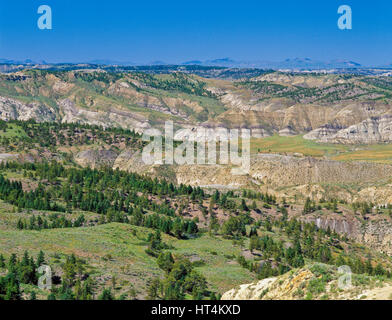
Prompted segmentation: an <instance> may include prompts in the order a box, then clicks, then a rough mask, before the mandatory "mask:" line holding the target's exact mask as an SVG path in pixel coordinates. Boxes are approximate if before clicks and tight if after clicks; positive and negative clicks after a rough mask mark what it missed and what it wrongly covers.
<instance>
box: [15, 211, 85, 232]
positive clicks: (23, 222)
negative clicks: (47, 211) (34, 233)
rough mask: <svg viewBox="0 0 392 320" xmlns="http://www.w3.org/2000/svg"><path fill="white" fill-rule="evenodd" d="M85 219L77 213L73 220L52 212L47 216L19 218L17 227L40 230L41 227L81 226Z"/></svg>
mask: <svg viewBox="0 0 392 320" xmlns="http://www.w3.org/2000/svg"><path fill="white" fill-rule="evenodd" d="M85 222H86V219H85V217H84V215H83V214H81V215H79V217H77V218H76V219H75V220H74V221H73V220H71V219H67V218H66V217H65V216H64V215H59V214H57V213H52V214H51V215H50V216H49V218H46V217H44V216H41V215H39V216H37V217H36V216H35V215H32V216H30V218H29V219H22V218H19V219H18V222H17V228H18V229H19V230H23V229H28V230H42V229H56V228H77V227H82V226H83V225H84V223H85Z"/></svg>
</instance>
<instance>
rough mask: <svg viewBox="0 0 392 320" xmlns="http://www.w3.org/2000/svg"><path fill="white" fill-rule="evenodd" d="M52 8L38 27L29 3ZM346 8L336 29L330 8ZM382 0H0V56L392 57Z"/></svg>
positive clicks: (369, 60) (388, 15) (389, 21)
mask: <svg viewBox="0 0 392 320" xmlns="http://www.w3.org/2000/svg"><path fill="white" fill-rule="evenodd" d="M43 4H46V5H49V6H51V8H52V10H53V30H39V29H38V27H37V19H38V18H39V14H37V8H38V7H39V6H40V5H43ZM343 4H348V5H350V6H351V7H352V10H353V29H352V30H345V31H342V30H339V29H338V27H337V20H338V17H339V16H338V14H337V8H338V7H339V6H340V5H343ZM391 53H392V1H389V0H372V1H362V0H350V1H345V0H339V1H335V0H322V1H320V0H318V1H315V0H313V1H310V0H295V1H294V0H290V1H279V0H273V1H264V0H258V1H250V0H241V1H235V2H234V1H230V0H226V1H214V0H209V1H206V0H198V1H177V0H175V1H170V0H167V1H155V0H149V1H133V0H110V1H102V0H94V1H93V0H77V1H76V0H18V1H11V0H0V58H7V59H26V58H30V59H33V60H38V59H43V60H46V61H49V62H81V61H91V60H95V59H110V60H116V61H134V62H137V63H148V62H151V61H155V60H162V61H165V62H168V63H178V62H183V61H187V60H194V59H197V60H206V59H214V58H223V57H230V58H232V59H236V60H270V61H280V60H284V59H286V58H295V57H300V58H305V57H308V58H312V59H315V60H333V59H347V60H353V61H356V62H359V63H361V64H364V65H381V64H387V63H392V54H391Z"/></svg>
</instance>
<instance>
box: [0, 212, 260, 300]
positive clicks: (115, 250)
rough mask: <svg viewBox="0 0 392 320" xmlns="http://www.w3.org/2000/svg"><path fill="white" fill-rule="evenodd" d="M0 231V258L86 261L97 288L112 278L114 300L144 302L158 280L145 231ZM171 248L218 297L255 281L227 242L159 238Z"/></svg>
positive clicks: (115, 227) (113, 227) (112, 227)
mask: <svg viewBox="0 0 392 320" xmlns="http://www.w3.org/2000/svg"><path fill="white" fill-rule="evenodd" d="M0 217H1V220H7V221H8V220H9V214H7V213H0ZM4 224H5V222H3V228H0V238H1V241H0V253H2V254H3V255H4V256H6V257H9V255H10V254H11V253H18V255H22V254H23V252H24V251H25V250H28V251H29V252H31V253H32V254H34V255H36V254H38V252H39V251H40V250H43V251H44V252H46V253H47V255H49V257H48V258H49V259H48V260H49V263H50V264H51V265H53V266H54V269H55V270H56V265H60V264H61V263H62V262H63V260H64V259H65V255H70V254H72V253H74V254H75V255H76V256H78V257H79V258H81V259H84V260H85V261H86V262H87V266H88V270H89V271H90V272H91V274H92V275H93V276H95V277H96V278H97V279H99V281H98V283H99V286H101V287H105V286H107V287H108V286H111V279H112V277H113V276H114V277H115V278H116V283H117V286H116V295H118V294H122V293H127V292H128V291H129V290H130V289H132V288H134V289H135V290H136V292H137V293H138V296H139V298H145V296H144V295H145V292H146V287H147V284H148V282H149V280H150V279H152V278H154V277H162V278H163V276H164V273H163V271H162V270H161V269H159V267H158V265H157V263H156V259H155V258H153V257H151V256H149V255H148V254H147V253H146V252H145V249H146V248H147V245H148V242H147V235H148V233H149V232H152V231H151V229H146V228H142V227H136V226H131V225H128V224H120V223H110V224H105V225H98V226H95V227H81V228H64V229H50V230H41V231H32V230H23V231H21V230H16V229H13V228H4ZM162 237H163V240H164V241H165V242H166V243H167V244H169V245H171V246H173V249H172V250H170V251H171V252H172V253H173V254H174V255H184V256H186V257H188V258H189V259H190V260H191V261H193V262H194V263H195V267H196V270H199V271H200V272H201V273H202V274H204V275H205V277H206V279H207V281H208V283H209V285H210V286H211V288H212V289H214V290H217V291H218V292H220V293H223V292H224V291H226V290H228V289H230V288H232V287H234V286H236V285H239V284H242V283H246V282H249V281H253V280H254V279H255V274H252V273H251V272H249V271H248V270H247V269H244V268H242V267H241V266H239V265H238V263H237V262H236V261H235V258H236V256H238V254H240V252H241V250H242V249H241V248H240V247H238V246H233V245H232V241H231V240H226V239H223V238H216V237H214V239H212V238H211V237H210V236H209V235H208V234H202V235H201V236H200V237H197V238H194V239H189V240H178V239H176V238H174V237H171V236H168V235H162Z"/></svg>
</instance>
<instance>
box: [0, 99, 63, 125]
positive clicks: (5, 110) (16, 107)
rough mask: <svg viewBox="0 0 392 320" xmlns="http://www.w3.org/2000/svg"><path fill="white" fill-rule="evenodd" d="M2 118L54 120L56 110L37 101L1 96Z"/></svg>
mask: <svg viewBox="0 0 392 320" xmlns="http://www.w3.org/2000/svg"><path fill="white" fill-rule="evenodd" d="M0 119H2V120H6V121H8V120H29V119H35V120H36V121H38V122H41V121H54V120H55V119H56V112H55V110H54V109H53V108H51V107H48V106H45V105H40V104H37V103H30V104H25V103H22V102H20V101H17V100H14V99H10V98H5V97H0Z"/></svg>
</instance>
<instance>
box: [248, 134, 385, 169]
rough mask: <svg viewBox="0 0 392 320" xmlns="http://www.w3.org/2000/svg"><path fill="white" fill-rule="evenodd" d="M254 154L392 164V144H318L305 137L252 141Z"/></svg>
mask: <svg viewBox="0 0 392 320" xmlns="http://www.w3.org/2000/svg"><path fill="white" fill-rule="evenodd" d="M251 152H252V153H279V154H294V153H298V154H300V155H304V156H309V157H327V158H329V159H332V160H338V161H370V162H379V163H392V144H374V145H338V144H326V143H317V142H315V141H311V140H306V139H304V138H303V136H301V135H298V136H291V137H281V136H278V135H274V136H272V137H267V138H257V139H252V140H251Z"/></svg>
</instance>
